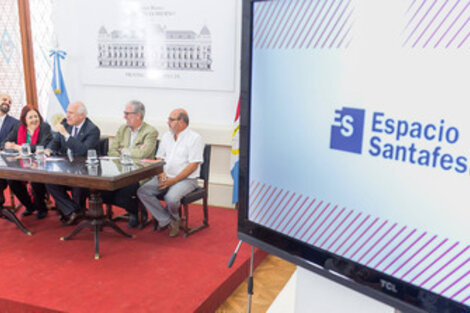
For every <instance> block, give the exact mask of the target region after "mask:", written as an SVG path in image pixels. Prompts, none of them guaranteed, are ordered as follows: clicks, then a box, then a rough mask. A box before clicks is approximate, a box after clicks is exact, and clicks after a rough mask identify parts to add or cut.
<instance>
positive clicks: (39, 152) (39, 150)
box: [36, 146, 44, 159]
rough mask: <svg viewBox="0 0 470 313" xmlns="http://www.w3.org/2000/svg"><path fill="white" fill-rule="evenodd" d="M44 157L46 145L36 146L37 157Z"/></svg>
mask: <svg viewBox="0 0 470 313" xmlns="http://www.w3.org/2000/svg"><path fill="white" fill-rule="evenodd" d="M42 157H44V146H36V158H38V159H39V158H42Z"/></svg>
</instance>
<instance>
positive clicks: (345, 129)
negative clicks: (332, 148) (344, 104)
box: [341, 115, 354, 137]
mask: <svg viewBox="0 0 470 313" xmlns="http://www.w3.org/2000/svg"><path fill="white" fill-rule="evenodd" d="M353 123H354V118H353V117H352V116H351V115H345V116H343V118H342V119H341V134H342V135H343V136H344V137H351V136H352V135H353V134H354V126H353V125H354V124H353Z"/></svg>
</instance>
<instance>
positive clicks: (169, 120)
mask: <svg viewBox="0 0 470 313" xmlns="http://www.w3.org/2000/svg"><path fill="white" fill-rule="evenodd" d="M177 120H179V118H172V117H169V118H168V122H174V121H177Z"/></svg>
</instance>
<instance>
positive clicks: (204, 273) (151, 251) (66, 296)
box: [0, 206, 265, 313]
mask: <svg viewBox="0 0 470 313" xmlns="http://www.w3.org/2000/svg"><path fill="white" fill-rule="evenodd" d="M236 214H237V212H236V211H234V210H229V209H219V208H210V210H209V224H210V227H209V228H206V229H204V230H202V231H200V232H198V233H196V234H193V235H191V236H189V237H188V238H183V237H182V236H179V237H177V238H169V237H168V234H167V233H166V232H164V233H158V232H153V231H152V228H151V226H148V227H146V228H145V229H144V230H131V231H130V232H131V233H135V234H136V235H137V237H136V238H134V239H129V238H125V237H122V236H121V235H118V234H116V233H114V232H109V233H107V232H106V233H101V234H100V253H101V259H100V260H95V259H94V258H93V255H94V246H93V235H92V234H91V233H88V232H83V233H81V234H79V235H78V236H76V237H75V238H74V239H73V240H70V241H60V240H59V237H61V236H64V235H67V234H69V233H70V232H71V231H72V229H73V227H63V226H61V225H60V223H59V222H58V220H57V217H56V216H55V213H54V212H52V214H51V213H50V214H49V216H48V217H47V218H46V219H45V220H41V221H37V220H35V219H34V217H33V216H30V217H26V218H23V219H22V221H23V223H24V224H25V226H26V227H27V228H29V229H30V230H31V231H33V232H34V235H33V236H27V235H25V234H24V233H22V232H21V231H20V230H19V229H17V228H16V226H14V225H13V224H12V223H9V222H7V221H4V220H1V219H0V312H87V313H91V312H133V313H134V312H212V311H214V310H215V309H216V308H217V307H218V306H219V305H220V304H221V303H222V302H223V301H224V300H225V298H226V297H227V296H228V295H229V294H230V293H231V292H232V291H233V290H234V289H235V288H236V287H237V286H238V285H239V284H240V282H241V281H242V280H243V279H245V278H246V277H247V275H248V266H249V253H250V248H249V246H248V245H242V249H240V252H239V254H238V257H237V260H236V262H235V264H234V266H233V268H232V269H227V262H228V260H229V258H230V256H231V255H232V253H233V250H234V249H235V247H236V244H237V243H238V239H237V237H236ZM201 215H202V214H201V210H200V207H198V206H193V207H190V222H195V223H197V222H199V221H198V217H199V216H201ZM191 224H192V223H191ZM119 225H120V226H122V228H123V229H124V230H127V227H126V226H127V225H126V223H125V222H121V223H119ZM264 256H265V253H264V252H262V251H259V252H257V254H256V263H259V262H260V261H261V260H262V258H263V257H264ZM42 308H44V309H42Z"/></svg>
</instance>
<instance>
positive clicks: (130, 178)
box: [0, 155, 164, 259]
mask: <svg viewBox="0 0 470 313" xmlns="http://www.w3.org/2000/svg"><path fill="white" fill-rule="evenodd" d="M163 164H164V162H156V163H144V164H142V163H140V162H138V161H136V160H134V162H133V164H132V165H121V163H120V161H119V160H115V159H110V158H106V159H101V160H99V163H98V164H96V165H87V164H86V162H85V158H84V157H76V158H74V159H73V160H69V159H67V158H60V159H57V158H56V159H51V158H48V159H46V160H44V159H42V160H37V159H35V158H26V159H21V158H12V157H6V156H4V155H0V178H4V179H14V180H20V181H30V182H38V183H45V184H56V185H65V186H70V187H83V188H89V189H90V197H89V201H88V204H89V209H88V213H87V216H86V219H85V220H83V221H82V222H80V223H79V224H78V225H77V227H76V228H75V229H74V230H73V231H72V233H71V234H70V235H68V236H65V237H61V238H60V239H61V240H69V239H72V238H73V237H74V236H75V235H76V234H78V233H79V232H80V231H81V230H82V229H84V228H86V227H90V228H92V230H93V232H94V239H95V259H99V257H100V254H99V232H100V231H102V230H103V228H104V227H106V226H108V227H111V228H112V229H113V230H115V231H116V232H118V233H120V234H121V235H123V236H126V237H133V235H130V234H128V233H126V232H124V231H123V230H122V229H121V228H119V226H117V225H116V224H115V223H114V222H113V221H111V220H110V219H109V218H108V217H107V216H106V215H105V214H104V211H103V203H102V199H101V195H100V190H116V189H119V188H122V187H125V186H128V185H130V184H133V183H135V182H138V181H140V180H142V179H145V178H149V177H153V176H155V175H157V174H159V173H161V172H162V170H163ZM1 213H2V215H3V216H4V217H5V218H6V219H8V220H10V221H11V222H13V223H15V224H16V225H17V226H18V227H19V228H20V229H21V230H22V231H23V232H25V233H27V234H31V232H30V231H29V230H28V229H26V227H24V225H23V224H22V223H21V222H20V221H19V220H18V218H17V217H16V216H15V214H14V213H13V212H11V211H10V210H7V209H3V210H2V212H1ZM0 216H1V215H0Z"/></svg>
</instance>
